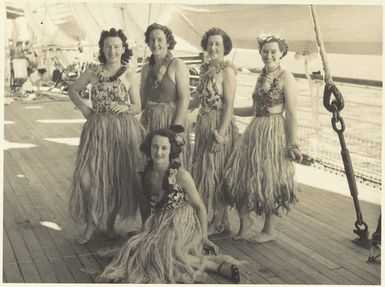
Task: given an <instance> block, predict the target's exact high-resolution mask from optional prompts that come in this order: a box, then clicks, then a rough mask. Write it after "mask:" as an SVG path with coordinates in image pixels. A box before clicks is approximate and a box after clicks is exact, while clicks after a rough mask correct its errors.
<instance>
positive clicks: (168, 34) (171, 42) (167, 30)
mask: <svg viewBox="0 0 385 287" xmlns="http://www.w3.org/2000/svg"><path fill="white" fill-rule="evenodd" d="M154 30H161V31H163V33H164V34H165V35H166V41H167V49H168V50H172V49H174V47H175V45H176V41H175V38H174V35H173V34H172V31H171V30H170V28H168V27H167V26H164V25H161V24H158V23H152V24H151V25H150V26H148V27H147V30H146V32H144V37H145V38H144V41H145V42H146V44H147V45H148V44H149V43H150V34H151V32H152V31H154Z"/></svg>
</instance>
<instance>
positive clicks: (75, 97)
mask: <svg viewBox="0 0 385 287" xmlns="http://www.w3.org/2000/svg"><path fill="white" fill-rule="evenodd" d="M91 77H92V72H91V71H90V70H86V71H85V72H84V73H83V74H82V75H81V76H80V78H79V79H77V80H76V81H75V82H74V83H73V84H72V85H71V86H70V87H69V88H68V95H69V97H70V99H71V101H72V102H73V103H74V105H75V106H76V107H77V108H78V109H79V110H80V111H81V112H82V114H83V116H84V117H85V118H86V119H87V118H88V117H89V116H90V115H91V113H92V109H91V108H90V107H89V106H88V105H87V104H86V103H84V101H83V100H82V98H81V97H80V95H79V93H80V91H81V90H83V89H84V88H85V87H86V86H87V85H88V84H89V83H91Z"/></svg>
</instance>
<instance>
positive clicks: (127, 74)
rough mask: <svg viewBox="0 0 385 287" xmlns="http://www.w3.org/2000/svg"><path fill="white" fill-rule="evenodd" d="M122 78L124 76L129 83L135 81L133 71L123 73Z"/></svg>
mask: <svg viewBox="0 0 385 287" xmlns="http://www.w3.org/2000/svg"><path fill="white" fill-rule="evenodd" d="M124 76H125V78H126V80H127V81H129V82H132V81H135V80H136V73H135V72H134V71H133V70H131V69H128V70H127V71H126V72H125V73H124Z"/></svg>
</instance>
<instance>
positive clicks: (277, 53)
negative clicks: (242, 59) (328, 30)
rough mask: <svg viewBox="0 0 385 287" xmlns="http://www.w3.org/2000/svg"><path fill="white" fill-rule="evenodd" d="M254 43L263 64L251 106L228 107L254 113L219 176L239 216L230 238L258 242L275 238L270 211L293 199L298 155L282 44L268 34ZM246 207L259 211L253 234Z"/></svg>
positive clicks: (293, 95) (292, 91) (293, 103)
mask: <svg viewBox="0 0 385 287" xmlns="http://www.w3.org/2000/svg"><path fill="white" fill-rule="evenodd" d="M258 45H259V52H260V54H261V57H262V60H263V62H264V64H265V66H264V68H263V70H262V72H261V75H260V76H259V78H258V81H257V84H256V87H255V89H254V92H253V95H252V96H253V106H252V107H247V108H235V109H234V113H235V114H236V115H237V116H244V117H248V116H254V118H253V119H252V120H251V122H250V123H249V125H248V126H247V128H246V130H245V132H244V133H243V135H242V138H241V142H240V144H239V146H238V148H237V149H236V150H235V151H234V153H233V154H232V156H231V158H230V160H229V164H228V170H227V172H226V176H225V181H226V186H227V188H228V189H229V193H230V194H231V197H232V201H233V202H232V204H234V205H235V206H236V207H237V209H238V211H239V212H240V218H241V226H240V230H239V233H238V235H237V236H235V237H234V239H246V240H249V241H252V242H257V243H263V242H267V241H270V240H274V238H275V233H274V229H275V223H276V218H275V216H274V215H278V214H279V210H280V208H281V209H282V210H283V211H285V212H287V211H288V210H289V205H290V204H291V203H293V202H295V201H296V196H295V191H296V186H295V183H294V179H293V177H294V164H293V162H292V161H297V162H300V161H301V160H302V154H301V152H300V150H299V148H298V145H297V142H296V140H297V115H296V109H297V107H296V104H297V103H296V102H297V100H296V90H295V79H294V77H293V75H292V74H291V73H290V72H288V71H285V70H283V69H281V67H280V64H279V63H280V59H281V58H282V57H284V56H285V55H286V54H287V50H288V46H287V44H286V42H285V40H284V39H281V38H279V37H277V36H273V35H268V36H263V37H262V36H261V37H258ZM283 112H285V116H283ZM252 211H256V213H257V214H262V213H263V214H264V216H265V222H264V226H263V229H262V232H260V233H258V234H253V232H252V228H251V227H252V223H253V221H252V218H251V217H250V212H252Z"/></svg>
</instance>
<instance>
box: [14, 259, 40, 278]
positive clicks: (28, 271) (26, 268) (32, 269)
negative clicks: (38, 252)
mask: <svg viewBox="0 0 385 287" xmlns="http://www.w3.org/2000/svg"><path fill="white" fill-rule="evenodd" d="M19 267H20V270H21V274H23V278H24V280H25V282H28V283H40V282H42V280H41V278H40V275H39V271H37V268H36V266H35V262H32V261H31V262H19Z"/></svg>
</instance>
